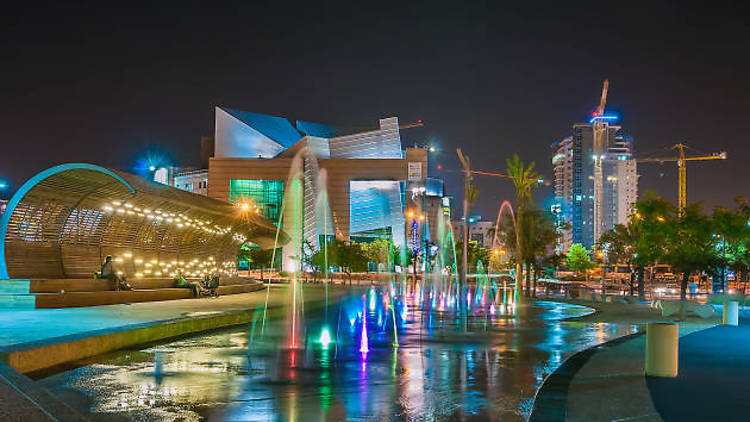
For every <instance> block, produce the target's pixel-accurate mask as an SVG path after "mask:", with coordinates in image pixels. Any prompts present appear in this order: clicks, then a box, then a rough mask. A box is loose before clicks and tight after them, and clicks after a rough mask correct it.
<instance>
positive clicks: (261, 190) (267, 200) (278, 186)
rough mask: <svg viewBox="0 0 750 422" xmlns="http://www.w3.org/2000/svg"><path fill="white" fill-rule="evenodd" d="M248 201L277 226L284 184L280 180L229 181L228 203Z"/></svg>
mask: <svg viewBox="0 0 750 422" xmlns="http://www.w3.org/2000/svg"><path fill="white" fill-rule="evenodd" d="M242 201H250V202H252V203H254V204H255V205H256V206H258V208H259V209H260V210H261V211H260V212H261V215H262V216H263V217H265V218H268V219H270V220H271V221H273V224H274V225H277V224H278V221H279V214H280V213H281V204H282V202H283V201H284V182H283V181H281V180H237V179H233V180H230V181H229V202H231V203H232V204H235V203H238V202H242Z"/></svg>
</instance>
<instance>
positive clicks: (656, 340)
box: [646, 322, 680, 378]
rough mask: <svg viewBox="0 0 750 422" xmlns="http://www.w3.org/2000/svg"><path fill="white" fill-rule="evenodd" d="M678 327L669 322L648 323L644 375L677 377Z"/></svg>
mask: <svg viewBox="0 0 750 422" xmlns="http://www.w3.org/2000/svg"><path fill="white" fill-rule="evenodd" d="M679 342H680V337H679V326H678V325H677V324H674V323H671V322H650V323H649V324H648V326H647V327H646V375H651V376H654V377H664V378H674V377H676V376H677V363H678V350H679V348H678V346H679Z"/></svg>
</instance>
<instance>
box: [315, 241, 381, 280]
mask: <svg viewBox="0 0 750 422" xmlns="http://www.w3.org/2000/svg"><path fill="white" fill-rule="evenodd" d="M321 249H322V248H321ZM319 252H320V251H319ZM320 259H321V258H320V255H318V257H317V258H315V259H314V261H315V262H318V263H319V262H320ZM367 262H368V261H367V255H366V254H365V251H364V249H363V248H362V245H361V244H359V243H356V242H344V241H343V240H339V239H333V240H332V241H331V242H328V264H329V265H334V266H337V267H339V268H341V271H342V272H344V274H346V275H347V277H348V278H349V285H351V284H352V273H353V272H359V271H367Z"/></svg>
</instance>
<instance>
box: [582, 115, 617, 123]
mask: <svg viewBox="0 0 750 422" xmlns="http://www.w3.org/2000/svg"><path fill="white" fill-rule="evenodd" d="M597 120H617V116H594V117H592V118H591V120H589V123H594V122H595V121H597Z"/></svg>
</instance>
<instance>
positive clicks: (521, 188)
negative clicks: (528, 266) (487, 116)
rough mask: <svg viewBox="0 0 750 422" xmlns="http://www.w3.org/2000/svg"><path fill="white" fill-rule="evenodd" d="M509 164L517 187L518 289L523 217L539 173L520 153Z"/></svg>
mask: <svg viewBox="0 0 750 422" xmlns="http://www.w3.org/2000/svg"><path fill="white" fill-rule="evenodd" d="M506 164H507V165H508V169H507V174H508V177H510V178H511V180H513V186H514V187H515V188H516V210H515V220H516V236H515V237H516V239H515V244H516V248H515V259H516V291H518V292H520V291H521V290H520V289H521V278H520V277H521V273H522V268H521V265H522V264H523V262H524V253H523V244H522V242H521V239H523V228H522V227H523V223H522V222H523V219H524V214H525V211H526V205H527V203H528V202H530V201H531V189H532V188H534V187H535V186H537V184H538V179H539V175H538V174H537V172H536V171H534V166H535V164H534V162H533V161H532V162H531V164H529V165H528V166H526V165H525V164H524V163H523V162H522V161H521V159H520V158H519V157H518V154H513V157H512V158H511V159H507V160H506Z"/></svg>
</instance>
